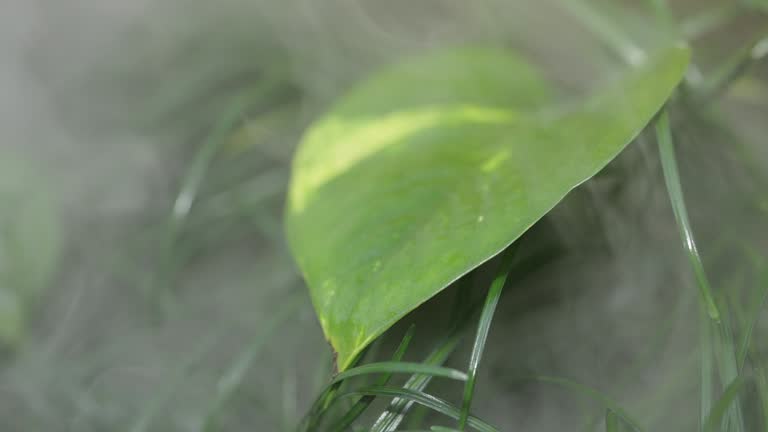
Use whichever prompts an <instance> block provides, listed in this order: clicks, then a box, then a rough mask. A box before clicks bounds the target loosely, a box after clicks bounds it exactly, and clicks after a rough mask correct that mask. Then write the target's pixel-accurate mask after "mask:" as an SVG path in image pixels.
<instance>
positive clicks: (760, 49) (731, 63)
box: [698, 33, 768, 102]
mask: <svg viewBox="0 0 768 432" xmlns="http://www.w3.org/2000/svg"><path fill="white" fill-rule="evenodd" d="M766 55H768V34H765V33H764V34H762V35H760V36H759V37H757V38H755V39H754V40H753V41H752V42H751V43H750V44H748V45H747V46H746V47H745V48H743V49H741V50H739V51H737V52H736V54H734V55H733V56H731V58H730V59H728V60H727V61H725V62H723V64H722V66H720V68H719V69H718V70H717V71H716V72H715V73H713V74H712V76H711V77H710V78H709V79H707V80H706V81H704V82H703V83H702V84H701V88H700V90H699V96H698V98H699V100H700V101H701V102H707V101H712V100H713V99H715V98H717V97H718V96H719V95H721V94H723V93H724V92H725V91H726V90H727V89H728V87H729V86H730V85H731V84H733V83H734V82H735V81H736V80H738V79H739V78H740V77H742V76H743V75H744V74H746V73H747V72H748V71H749V70H750V69H751V68H752V66H754V65H755V63H757V62H758V61H760V60H761V59H762V58H764V57H765V56H766Z"/></svg>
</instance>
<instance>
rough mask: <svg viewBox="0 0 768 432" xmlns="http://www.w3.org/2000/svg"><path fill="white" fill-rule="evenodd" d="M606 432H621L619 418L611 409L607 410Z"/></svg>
mask: <svg viewBox="0 0 768 432" xmlns="http://www.w3.org/2000/svg"><path fill="white" fill-rule="evenodd" d="M605 432H619V416H617V415H616V413H614V412H613V411H611V409H610V408H608V409H607V410H605Z"/></svg>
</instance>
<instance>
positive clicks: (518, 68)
mask: <svg viewBox="0 0 768 432" xmlns="http://www.w3.org/2000/svg"><path fill="white" fill-rule="evenodd" d="M687 62H688V51H687V49H685V48H681V47H674V48H669V49H667V50H665V51H663V52H660V53H659V54H658V55H657V56H653V57H652V58H650V59H649V60H648V61H647V62H646V63H645V64H644V65H643V66H639V67H638V68H637V69H636V70H633V71H630V72H628V74H627V75H628V76H627V78H626V79H624V80H622V81H621V82H619V83H616V84H615V85H613V86H611V87H610V88H608V89H607V90H606V91H604V92H601V93H599V94H598V95H596V96H595V97H593V98H590V99H589V100H586V101H584V102H583V103H582V104H579V105H577V106H571V107H570V108H568V109H564V108H562V107H560V108H557V107H555V106H554V104H553V106H552V107H551V108H549V109H545V108H546V106H547V105H548V101H549V98H548V97H547V86H546V85H545V84H544V83H542V82H541V80H540V78H539V77H538V75H537V74H536V72H535V71H534V70H532V69H531V68H530V67H528V66H526V64H525V63H524V62H523V61H521V60H519V59H517V58H516V57H514V56H512V55H511V54H510V53H508V52H505V51H494V50H468V49H465V50H457V51H451V52H443V53H440V54H435V55H432V56H426V57H423V58H420V59H417V60H412V61H410V62H406V63H405V64H402V65H399V66H395V67H393V68H391V69H388V70H386V71H384V72H382V73H381V74H379V75H377V76H375V77H373V78H371V79H370V80H368V81H366V82H364V83H362V84H361V85H359V86H357V87H355V88H354V89H353V90H352V91H351V92H350V93H349V94H348V95H347V96H346V97H345V98H343V99H342V100H341V101H340V102H339V103H338V104H337V106H335V107H334V108H332V109H331V110H330V112H329V113H328V114H327V115H325V116H324V117H323V118H321V119H319V120H318V121H317V122H316V123H315V124H314V125H313V126H312V127H311V128H310V129H309V130H308V132H307V133H306V135H305V137H304V139H303V140H302V142H301V145H300V147H299V150H298V151H297V154H296V156H295V160H294V165H293V178H292V181H291V185H290V190H289V196H288V203H287V210H286V229H287V234H288V240H289V243H290V246H291V249H292V251H293V253H294V255H295V257H296V260H297V262H298V264H299V267H300V269H301V271H302V272H303V274H304V276H305V278H306V281H307V284H308V285H309V288H310V292H311V295H312V300H313V303H314V305H315V309H316V310H317V314H318V317H319V319H320V323H321V325H322V327H323V330H324V332H325V334H326V337H327V338H328V339H329V341H330V342H331V344H332V345H333V347H334V349H335V350H336V351H337V355H338V357H337V361H338V366H339V369H340V370H344V369H345V368H347V367H349V365H350V363H351V362H352V361H353V360H354V358H355V356H356V355H357V354H359V353H360V351H361V350H362V349H363V348H364V347H365V346H366V345H367V344H369V343H370V342H371V341H372V340H373V339H375V338H376V337H377V336H379V335H380V334H381V333H383V332H384V331H385V330H386V329H387V328H389V327H390V326H391V325H392V324H393V323H395V322H396V321H397V320H398V319H400V318H401V317H402V316H404V315H405V314H407V313H408V312H410V311H411V310H413V309H414V308H416V307H417V306H419V305H420V304H421V303H423V302H424V301H426V300H428V299H429V298H430V297H432V296H434V295H435V294H437V293H438V292H439V291H441V290H442V289H444V288H445V287H446V286H447V285H448V284H450V283H451V282H452V281H454V280H456V279H457V278H459V277H460V276H462V275H463V274H465V273H466V272H468V271H469V270H471V269H473V268H475V267H476V266H478V265H480V264H481V263H483V262H484V261H486V260H488V259H489V258H491V257H492V256H494V255H496V254H497V253H498V252H499V251H501V250H503V249H504V248H505V247H507V246H508V245H509V244H510V243H512V242H513V241H515V240H516V239H517V238H518V237H520V236H521V235H522V234H523V233H524V232H525V231H526V230H527V229H528V228H529V227H531V225H533V224H534V223H535V222H536V221H537V220H539V219H540V218H541V217H542V216H544V215H545V214H546V213H547V212H548V211H549V210H550V209H552V207H554V206H555V205H556V204H557V203H558V202H559V201H560V200H561V199H563V197H564V196H565V195H566V194H567V193H568V192H569V191H570V190H571V189H572V188H574V187H575V186H577V185H579V184H580V183H582V182H584V181H585V180H587V179H589V178H590V177H592V176H593V175H594V174H595V173H597V172H598V171H599V170H600V169H601V168H602V167H604V166H605V165H606V164H607V163H608V162H610V161H611V160H612V159H613V158H614V157H616V155H617V154H618V153H619V152H620V151H621V150H622V149H623V148H624V147H625V146H626V145H627V144H628V143H629V142H630V141H631V140H632V139H633V138H634V137H635V136H636V135H637V134H638V133H639V132H640V131H641V130H642V129H643V127H644V126H645V125H646V124H647V123H648V122H649V121H650V119H651V118H652V116H653V115H654V114H655V113H656V112H657V111H658V110H659V108H660V107H661V106H662V105H663V104H664V102H665V101H666V100H667V98H668V97H669V95H670V93H671V92H672V91H673V90H674V88H675V86H676V85H677V83H678V82H679V81H680V79H681V77H682V75H683V73H684V70H685V68H686V65H687Z"/></svg>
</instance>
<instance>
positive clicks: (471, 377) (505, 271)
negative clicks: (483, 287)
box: [458, 243, 518, 430]
mask: <svg viewBox="0 0 768 432" xmlns="http://www.w3.org/2000/svg"><path fill="white" fill-rule="evenodd" d="M517 247H518V246H517V243H515V244H514V245H512V246H510V247H509V248H507V250H505V251H504V252H502V256H501V260H500V263H499V269H498V273H497V274H496V276H495V277H494V279H493V282H491V287H490V288H489V289H488V296H487V297H486V300H485V304H484V305H483V309H482V311H481V312H480V322H479V324H478V327H477V335H476V336H475V344H474V346H473V347H472V354H471V356H470V359H469V367H468V368H467V383H466V385H465V386H464V398H463V400H462V404H461V416H460V417H459V423H458V429H459V430H464V427H465V426H466V424H467V419H468V418H469V409H470V407H471V406H472V397H473V395H474V392H475V380H476V378H477V369H478V367H479V366H480V360H481V359H482V357H483V352H484V351H485V343H486V341H487V340H488V332H489V331H490V328H491V322H492V321H493V314H494V312H495V311H496V306H497V305H498V303H499V298H500V297H501V291H502V289H503V288H504V285H505V284H506V282H507V277H508V276H509V273H510V271H511V269H512V261H513V260H514V258H515V252H516V251H517Z"/></svg>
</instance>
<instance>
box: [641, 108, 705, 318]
mask: <svg viewBox="0 0 768 432" xmlns="http://www.w3.org/2000/svg"><path fill="white" fill-rule="evenodd" d="M656 139H657V144H658V146H659V153H660V157H661V165H662V170H663V171H664V180H665V182H666V185H667V193H668V194H669V199H670V202H671V203H672V210H673V211H674V214H675V220H676V221H677V225H678V228H679V229H680V237H681V239H682V241H683V245H684V246H685V250H686V253H687V254H688V260H689V262H690V265H691V269H692V270H693V273H694V275H695V277H696V282H697V285H698V287H699V291H700V294H701V299H702V301H703V303H704V305H705V308H706V311H707V314H708V315H709V317H710V318H711V319H712V320H713V321H719V320H720V312H719V311H718V309H717V305H716V304H715V300H714V297H713V296H712V289H711V288H710V285H709V279H708V278H707V275H706V273H705V272H704V264H703V263H702V261H701V256H700V255H699V251H698V248H697V247H696V241H695V239H694V236H693V230H692V229H691V223H690V220H689V219H688V210H687V209H686V206H685V200H684V198H683V189H682V186H681V184H680V174H679V172H678V168H677V160H676V158H675V149H674V145H673V143H672V131H671V129H670V125H669V115H668V114H667V112H666V110H665V111H663V112H662V113H661V115H660V116H659V119H658V121H657V123H656Z"/></svg>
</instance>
